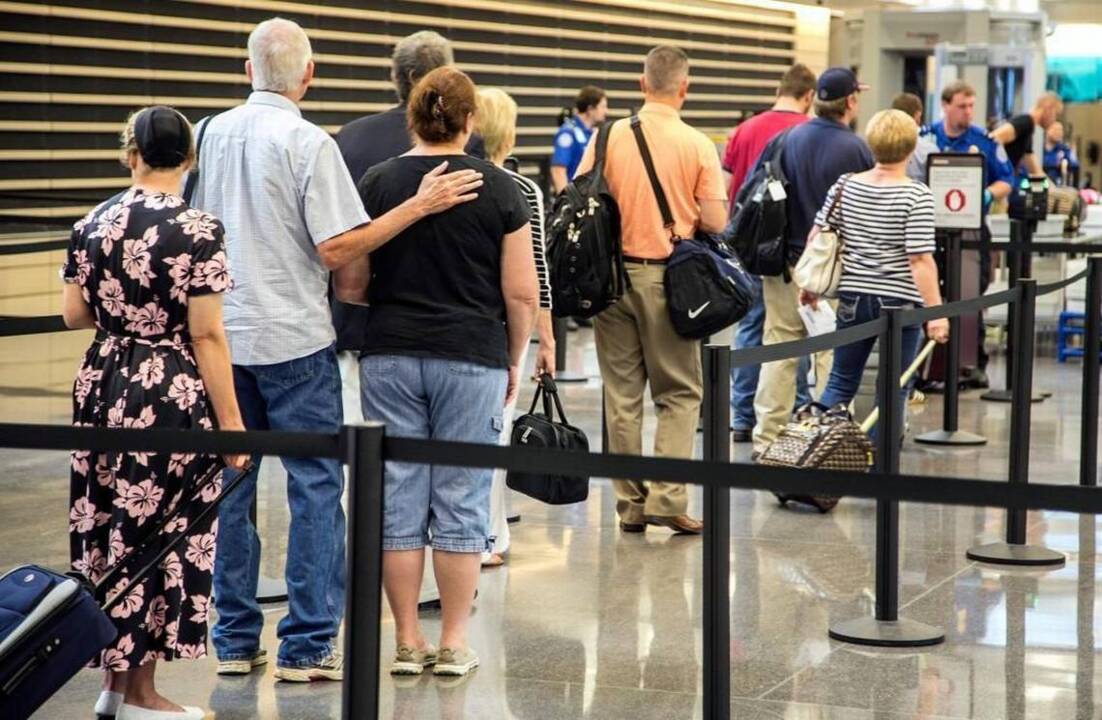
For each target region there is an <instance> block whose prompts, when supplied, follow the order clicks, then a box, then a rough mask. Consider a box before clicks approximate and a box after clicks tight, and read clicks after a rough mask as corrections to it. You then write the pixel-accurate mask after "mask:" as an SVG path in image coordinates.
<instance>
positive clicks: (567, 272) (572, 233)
mask: <svg viewBox="0 0 1102 720" xmlns="http://www.w3.org/2000/svg"><path fill="white" fill-rule="evenodd" d="M611 126H612V123H608V124H606V125H604V126H603V127H602V128H601V130H600V132H598V134H597V139H596V142H597V148H596V151H597V152H596V157H595V158H594V162H593V169H592V170H590V171H589V172H587V173H585V174H583V175H579V176H578V177H576V178H574V182H572V183H571V184H570V185H567V186H566V189H565V190H563V192H562V194H561V195H559V196H558V197H557V198H555V202H554V205H553V206H552V208H551V215H550V218H549V220H548V222H547V260H548V268H549V270H550V273H551V307H552V308H553V312H554V314H555V315H556V316H558V317H583V318H588V317H593V316H594V315H596V314H597V313H599V312H601V311H602V310H604V309H605V308H607V307H608V306H609V305H612V304H613V303H615V302H616V301H617V300H619V299H620V298H621V297H622V296H623V294H624V287H625V286H626V284H627V274H626V273H625V271H624V258H623V253H622V250H621V245H620V208H619V207H617V206H616V200H615V199H613V197H612V194H611V193H610V192H609V190H608V184H607V183H606V182H605V178H604V163H605V151H606V149H607V148H608V135H609V131H610V130H611Z"/></svg>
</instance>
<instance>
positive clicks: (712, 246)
mask: <svg viewBox="0 0 1102 720" xmlns="http://www.w3.org/2000/svg"><path fill="white" fill-rule="evenodd" d="M631 131H632V132H633V133H634V134H635V142H636V144H637V145H638V146H639V154H640V155H642V157H643V166H644V167H645V168H646V170H647V177H649V178H650V184H651V188H652V189H653V190H654V199H655V201H656V202H657V203H658V213H659V214H660V215H661V216H662V224H663V225H664V226H665V227H666V228H667V229H668V230H669V232H670V240H671V242H673V253H672V254H671V255H670V257H669V259H668V260H667V261H666V274H665V277H664V278H663V286H664V288H665V290H666V309H667V310H668V312H669V314H670V322H671V323H673V329H674V330H675V331H676V332H677V334H678V335H680V336H681V337H684V338H690V339H692V340H701V339H703V338H706V337H708V336H709V335H713V334H715V333H717V332H719V331H721V330H723V329H724V328H727V327H730V326H731V325H734V324H735V323H737V322H738V321H739V320H741V319H742V318H743V316H744V315H746V313H747V312H749V311H750V308H751V307H752V306H753V304H754V302H755V301H756V300H757V297H758V290H757V283H755V282H754V279H753V278H752V277H750V274H749V273H747V272H746V270H745V269H743V267H742V263H740V262H739V260H738V257H736V256H735V253H734V252H732V251H731V249H730V248H728V247H727V246H726V245H725V244H724V243H723V242H722V241H721V240H720V239H719V238H718V237H717V236H715V235H711V234H709V233H704V232H699V231H698V232H697V233H696V237H693V238H680V237H678V236H677V234H676V233H675V231H674V219H673V213H672V212H671V211H670V203H669V201H668V200H667V199H666V191H665V190H663V189H662V183H661V182H659V181H658V173H657V172H656V171H655V169H654V160H653V158H651V154H650V148H648V147H647V140H646V138H645V137H643V126H642V124H641V123H640V121H639V117H638V116H634V117H632V118H631Z"/></svg>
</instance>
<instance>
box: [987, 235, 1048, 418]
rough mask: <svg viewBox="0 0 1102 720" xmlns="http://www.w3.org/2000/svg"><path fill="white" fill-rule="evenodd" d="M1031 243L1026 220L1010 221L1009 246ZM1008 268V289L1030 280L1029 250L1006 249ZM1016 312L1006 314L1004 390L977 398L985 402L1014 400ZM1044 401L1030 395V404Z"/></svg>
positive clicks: (1012, 308)
mask: <svg viewBox="0 0 1102 720" xmlns="http://www.w3.org/2000/svg"><path fill="white" fill-rule="evenodd" d="M1032 241H1033V230H1032V227H1031V226H1030V224H1029V223H1028V222H1027V221H1025V220H1016V219H1013V218H1012V219H1011V220H1010V242H1011V244H1018V243H1024V244H1028V243H1030V242H1032ZM1006 255H1007V266H1008V269H1009V271H1010V276H1009V283H1008V285H1007V287H1016V286H1017V285H1018V281H1019V280H1021V279H1022V278H1025V277H1029V271H1028V270H1027V268H1028V267H1029V266H1028V265H1027V262H1028V259H1029V251H1028V250H1009V249H1008V250H1007V251H1006ZM1018 310H1019V308H1018V307H1017V306H1016V305H1015V304H1014V303H1011V304H1010V306H1009V307H1008V308H1007V311H1006V325H1007V329H1008V332H1007V334H1006V387H1005V389H1003V390H996V389H991V390H988V391H987V392H985V393H984V394H982V395H980V400H987V401H990V402H1004V403H1008V402H1013V400H1014V363H1015V362H1017V358H1018V355H1019V354H1020V353H1019V352H1018V343H1019V338H1018V337H1017V336H1016V334H1017V328H1018V319H1017V317H1018ZM1042 400H1044V398H1043V397H1041V396H1040V395H1035V396H1032V401H1033V402H1041V401H1042Z"/></svg>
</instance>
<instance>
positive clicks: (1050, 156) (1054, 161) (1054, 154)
mask: <svg viewBox="0 0 1102 720" xmlns="http://www.w3.org/2000/svg"><path fill="white" fill-rule="evenodd" d="M1064 160H1067V161H1068V172H1071V171H1072V170H1075V169H1076V168H1077V167H1079V158H1077V157H1075V151H1074V150H1072V149H1071V147H1070V146H1068V145H1066V144H1065V143H1057V144H1056V145H1055V146H1054V147H1053V148H1052V149H1051V150H1050V149H1049V148H1047V147H1046V148H1045V164H1044V168H1045V174H1046V175H1048V176H1049V177H1050V178H1052V181H1053V182H1056V183H1058V182H1060V163H1061V162H1063V161H1064Z"/></svg>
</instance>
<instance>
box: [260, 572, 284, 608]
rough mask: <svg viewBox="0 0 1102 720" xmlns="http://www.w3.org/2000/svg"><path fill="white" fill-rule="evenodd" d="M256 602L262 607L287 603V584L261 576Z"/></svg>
mask: <svg viewBox="0 0 1102 720" xmlns="http://www.w3.org/2000/svg"><path fill="white" fill-rule="evenodd" d="M256 601H257V602H258V603H260V604H262V605H267V604H269V603H280V602H287V583H285V582H283V581H282V580H277V579H275V578H270V577H264V576H261V577H260V578H259V579H258V580H257V581H256Z"/></svg>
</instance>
